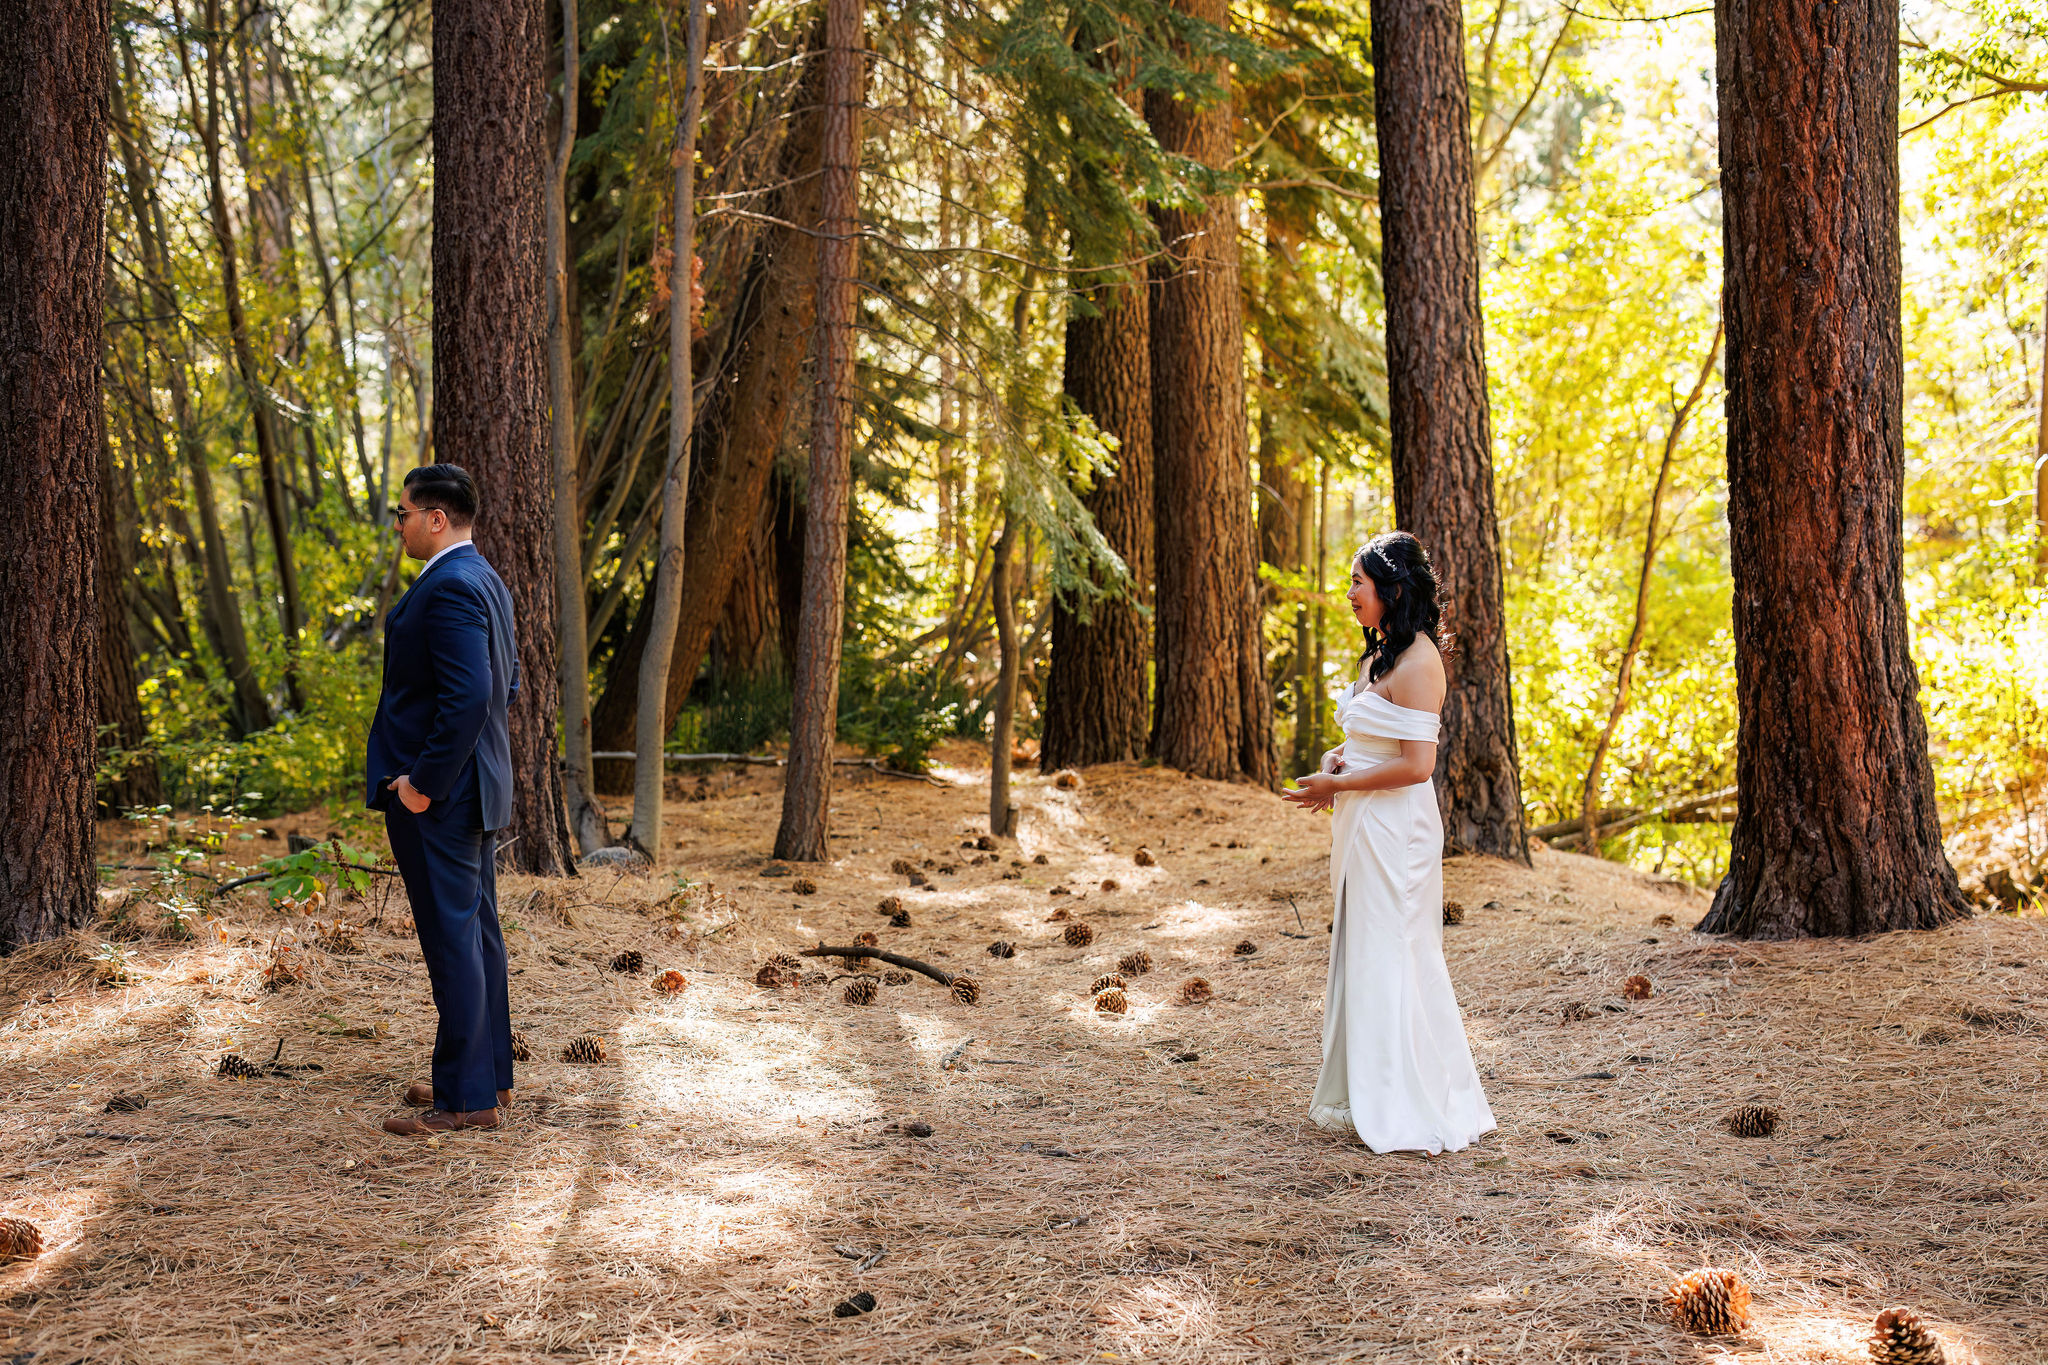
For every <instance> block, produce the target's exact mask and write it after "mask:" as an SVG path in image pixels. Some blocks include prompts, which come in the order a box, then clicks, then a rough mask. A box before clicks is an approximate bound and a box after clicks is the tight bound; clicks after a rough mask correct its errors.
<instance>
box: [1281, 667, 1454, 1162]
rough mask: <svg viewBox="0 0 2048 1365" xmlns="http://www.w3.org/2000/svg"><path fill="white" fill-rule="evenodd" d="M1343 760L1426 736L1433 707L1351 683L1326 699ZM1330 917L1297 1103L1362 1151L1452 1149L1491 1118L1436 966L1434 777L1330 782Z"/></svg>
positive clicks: (1439, 931)
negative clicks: (1319, 1021) (1333, 788)
mask: <svg viewBox="0 0 2048 1365" xmlns="http://www.w3.org/2000/svg"><path fill="white" fill-rule="evenodd" d="M1337 715H1338V720H1339V721H1340V722H1341V723H1342V725H1343V727H1344V770H1345V771H1346V772H1356V771H1358V770H1359V769H1361V768H1369V767H1371V766H1373V765H1374V764H1376V763H1384V762H1386V761H1387V760H1388V759H1392V758H1398V757H1400V754H1401V741H1402V740H1404V739H1406V740H1423V741H1427V742H1429V743H1435V742H1436V738H1437V733H1438V721H1437V717H1436V716H1435V715H1434V714H1432V713H1430V712H1428V711H1411V710H1410V709H1408V708H1407V707H1405V706H1396V705H1395V704H1394V703H1393V702H1391V701H1388V700H1387V699H1386V698H1385V697H1383V696H1380V695H1379V694H1378V693H1376V692H1371V691H1368V690H1366V688H1365V687H1364V685H1363V684H1359V685H1356V686H1354V687H1353V689H1352V690H1351V691H1349V692H1346V693H1343V694H1342V695H1341V696H1340V698H1339V700H1338V710H1337ZM1330 823H1331V832H1330V889H1331V891H1332V893H1333V894H1334V895H1335V896H1336V905H1337V909H1336V925H1335V928H1334V929H1333V930H1332V932H1331V938H1330V982H1329V993H1328V997H1327V1003H1326V1004H1325V1007H1324V1012H1323V1069H1322V1074H1321V1075H1319V1076H1318V1077H1317V1078H1316V1091H1315V1097H1314V1098H1313V1099H1312V1100H1311V1101H1310V1102H1309V1117H1310V1118H1311V1119H1313V1120H1314V1121H1315V1123H1316V1124H1317V1125H1318V1126H1319V1127H1323V1128H1328V1129H1331V1130H1332V1131H1335V1132H1355V1133H1356V1134H1357V1135H1358V1138H1359V1140H1360V1141H1362V1142H1363V1143H1364V1144H1365V1145H1366V1146H1367V1147H1370V1148H1371V1149H1372V1150H1373V1151H1375V1152H1393V1151H1424V1152H1445V1151H1450V1152H1455V1151H1457V1150H1458V1149H1459V1148H1461V1147H1464V1146H1466V1145H1467V1144H1469V1143H1471V1142H1473V1141H1476V1140H1477V1139H1478V1138H1479V1137H1480V1135H1482V1134H1484V1133H1490V1132H1492V1131H1493V1128H1494V1122H1493V1110H1492V1109H1490V1108H1489V1107H1488V1106H1487V1103H1486V1094H1485V1092H1484V1091H1482V1090H1481V1089H1480V1087H1479V1073H1478V1072H1477V1070H1476V1069H1474V1067H1473V1065H1472V1049H1471V1047H1470V1045H1469V1044H1467V1043H1466V1041H1465V1024H1464V1020H1463V1019H1462V1018H1460V1017H1459V1014H1458V999H1457V996H1456V995H1455V994H1454V993H1453V992H1452V990H1451V974H1450V971H1449V969H1448V968H1446V967H1445V966H1444V928H1443V898H1444V862H1443V844H1444V828H1443V817H1442V816H1441V815H1440V814H1439V813H1438V812H1437V805H1436V785H1435V783H1433V782H1429V781H1423V782H1418V783H1416V784H1415V785H1414V786H1411V787H1395V788H1391V789H1389V790H1385V791H1369V792H1343V793H1341V794H1340V795H1339V796H1338V797H1337V803H1336V806H1335V809H1334V812H1333V818H1332V820H1331V822H1330Z"/></svg>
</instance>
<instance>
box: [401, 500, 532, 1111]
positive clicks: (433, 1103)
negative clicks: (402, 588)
mask: <svg viewBox="0 0 2048 1365" xmlns="http://www.w3.org/2000/svg"><path fill="white" fill-rule="evenodd" d="M394 515H395V517H396V518H397V522H398V535H399V539H400V541H401V542H403V544H404V546H405V552H406V553H407V554H408V555H410V556H412V557H413V558H414V559H424V560H425V561H426V567H425V568H423V569H421V570H420V573H419V577H418V578H416V579H414V580H413V584H412V587H411V588H410V589H409V590H408V591H407V592H406V594H405V596H404V597H402V598H400V599H399V602H398V605H396V606H395V607H393V608H392V609H391V615H390V617H389V619H388V620H387V621H386V623H385V634H384V691H383V695H382V696H381V697H379V698H378V701H377V717H376V719H375V720H373V721H372V722H370V743H369V761H368V764H367V766H366V768H365V773H366V775H367V777H368V779H369V792H368V804H369V806H370V809H372V810H381V811H383V812H384V821H385V828H386V830H387V831H388V833H389V834H390V837H391V854H392V856H393V857H394V858H396V859H397V860H398V870H399V873H400V875H402V876H403V877H404V878H405V894H406V896H407V897H408V898H409V899H410V900H411V901H412V917H413V923H414V924H415V925H416V926H417V927H418V930H419V936H420V954H421V956H422V957H424V958H425V959H426V963H427V980H428V981H429V982H430V983H431V984H432V986H433V991H434V1008H435V1010H436V1011H438V1012H439V1014H440V1017H441V1019H440V1028H439V1030H438V1031H437V1032H436V1034H435V1036H434V1068H433V1082H432V1084H415V1085H413V1086H412V1087H411V1088H410V1089H408V1090H407V1091H406V1092H405V1099H406V1103H408V1104H410V1105H413V1106H415V1107H417V1108H419V1109H421V1110H422V1111H423V1112H421V1113H420V1114H419V1115H418V1116H417V1117H403V1118H393V1119H388V1120H386V1121H385V1124H384V1131H385V1132H387V1133H396V1134H398V1135H400V1136H401V1137H426V1136H429V1135H431V1134H434V1133H448V1132H454V1131H456V1130H458V1129H463V1128H495V1127H497V1126H498V1106H499V1105H503V1104H510V1103H511V1102H512V1016H511V1010H510V1006H509V1004H508V1002H507V989H506V979H505V939H504V936H503V935H502V934H501V933H500V932H499V930H498V887H497V876H496V868H495V866H494V862H495V855H496V849H497V837H496V834H495V833H494V831H497V830H500V829H503V828H504V827H505V826H506V825H507V824H509V823H510V822H511V818H512V748H511V739H510V735H509V734H508V732H507V728H506V708H507V707H508V706H509V705H510V703H511V701H512V698H513V697H515V696H516V695H518V692H519V659H518V652H517V646H516V643H515V641H514V638H513V634H512V597H511V594H510V593H508V592H506V591H505V584H504V581H503V580H502V579H500V578H499V577H498V574H497V571H496V570H495V569H493V568H492V567H491V566H490V564H489V563H487V562H486V561H485V559H484V557H483V556H482V555H480V554H478V553H477V551H476V546H475V545H473V544H472V543H471V542H470V526H471V524H472V523H473V522H474V521H475V520H476V482H475V481H474V480H473V479H471V478H470V476H469V472H468V471H467V470H465V469H463V468H461V467H460V466H459V465H452V464H430V465H426V466H423V467H422V468H419V469H415V470H413V471H412V473H410V474H407V475H406V476H405V487H404V490H403V492H401V493H400V495H399V499H398V508H397V510H396V512H395V513H394Z"/></svg>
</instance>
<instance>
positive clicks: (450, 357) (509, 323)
mask: <svg viewBox="0 0 2048 1365" xmlns="http://www.w3.org/2000/svg"><path fill="white" fill-rule="evenodd" d="M550 46H551V44H550V43H549V41H548V32H547V21H546V15H545V6H544V4H543V3H542V0H439V3H437V4H436V5H435V7H434V52H433V60H434V259H433V265H434V395H435V397H434V407H433V443H434V446H435V448H436V449H439V450H443V451H446V452H448V453H449V454H451V455H454V456H456V458H458V459H459V460H460V461H461V462H462V463H463V464H464V465H465V466H467V467H468V468H469V469H470V471H471V472H472V473H473V474H474V475H475V477H476V484H477V500H478V502H479V504H480V506H479V509H478V513H477V520H476V543H477V548H478V550H480V551H481V552H482V553H483V555H484V556H485V558H487V559H489V560H490V562H491V565H492V567H493V568H495V569H496V570H497V571H498V575H499V577H501V578H503V579H504V580H505V586H506V587H507V588H508V589H509V590H510V591H511V594H512V606H513V611H514V616H515V619H516V621H517V623H518V635H519V673H520V687H519V697H518V700H517V701H516V702H515V704H514V705H513V707H512V716H511V722H512V787H513V802H512V824H511V826H510V827H509V828H508V829H506V830H504V831H502V832H501V837H500V839H499V847H500V849H501V850H502V851H501V854H500V858H501V860H503V861H507V862H509V864H510V865H511V866H512V867H514V868H516V869H518V870H519V871H522V872H530V873H535V874H538V875H542V876H560V875H562V874H564V873H573V872H574V870H575V862H574V859H573V857H572V856H571V853H570V840H569V825H568V819H567V815H566V812H565V810H564V808H563V799H562V769H561V764H560V761H559V760H558V758H557V756H556V747H555V717H556V711H557V706H558V704H559V701H560V686H561V684H560V679H559V675H558V673H557V670H556V646H555V565H554V496H555V486H554V476H553V472H552V468H551V462H550V460H549V457H548V421H547V394H548V391H547V323H548V317H547V298H546V290H545V284H544V281H545V278H546V259H547V257H546V247H547V229H546V226H545V222H544V219H545V215H546V204H547V183H548V164H549V158H548V147H547V141H548V139H547V88H546V87H547V81H546V77H545V74H544V73H545V69H546V65H547V54H548V50H549V48H550Z"/></svg>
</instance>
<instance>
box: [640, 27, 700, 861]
mask: <svg viewBox="0 0 2048 1365" xmlns="http://www.w3.org/2000/svg"><path fill="white" fill-rule="evenodd" d="M684 8H685V12H686V14H687V15H688V20H687V24H688V28H689V38H688V42H687V49H686V52H685V54H684V58H683V66H684V70H683V107H682V108H681V109H680V110H678V111H677V113H676V149H675V182H674V186H673V195H674V202H673V204H672V206H671V208H672V212H673V215H674V218H675V260H674V263H673V265H672V266H671V267H670V271H669V288H668V463H667V465H666V467H665V469H664V471H663V473H662V479H661V548H660V550H659V551H657V552H656V554H655V558H654V582H653V583H652V584H651V585H650V586H649V588H648V595H649V596H650V597H652V598H653V599H654V601H653V606H652V607H651V608H650V609H649V614H648V618H647V619H648V625H647V643H646V644H645V645H644V646H642V649H641V653H640V696H639V705H638V706H637V707H636V708H635V713H634V727H633V752H634V755H635V758H634V763H633V829H632V843H633V844H634V846H635V847H637V848H638V849H639V850H640V851H641V852H642V853H644V854H646V855H647V859H648V861H649V862H650V863H658V862H659V861H660V858H661V787H662V776H663V770H664V768H665V766H666V759H665V746H666V743H667V740H668V731H669V718H668V675H669V669H670V667H671V665H672V664H673V663H674V662H675V653H674V651H675V646H676V623H677V621H678V620H679V619H680V618H681V616H682V614H683V571H684V560H683V549H684V544H683V542H684V533H685V531H686V530H687V529H688V521H689V504H690V437H691V436H692V434H693V428H694V426H695V423H694V421H693V420H692V419H693V418H694V417H695V415H696V411H697V406H696V400H695V395H694V392H693V390H692V387H691V376H690V294H691V288H690V286H691V283H692V280H693V279H694V277H695V274H696V272H695V270H694V268H693V262H694V261H695V260H696V256H697V122H698V118H699V116H700V114H701V112H702V105H703V99H704V31H705V24H706V16H705V12H704V0H687V4H686V5H685V7H684Z"/></svg>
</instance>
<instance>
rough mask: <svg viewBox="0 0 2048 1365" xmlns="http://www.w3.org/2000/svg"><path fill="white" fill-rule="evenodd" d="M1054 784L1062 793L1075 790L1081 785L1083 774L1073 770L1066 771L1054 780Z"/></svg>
mask: <svg viewBox="0 0 2048 1365" xmlns="http://www.w3.org/2000/svg"><path fill="white" fill-rule="evenodd" d="M1052 784H1053V785H1054V786H1055V787H1058V788H1059V789H1060V790H1061V791H1072V790H1073V789H1074V788H1076V787H1078V786H1080V785H1081V774H1079V773H1077V772H1075V771H1074V770H1073V769H1071V768H1069V769H1065V770H1063V771H1062V772H1061V773H1060V774H1059V775H1058V776H1056V777H1055V778H1053V780H1052Z"/></svg>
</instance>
